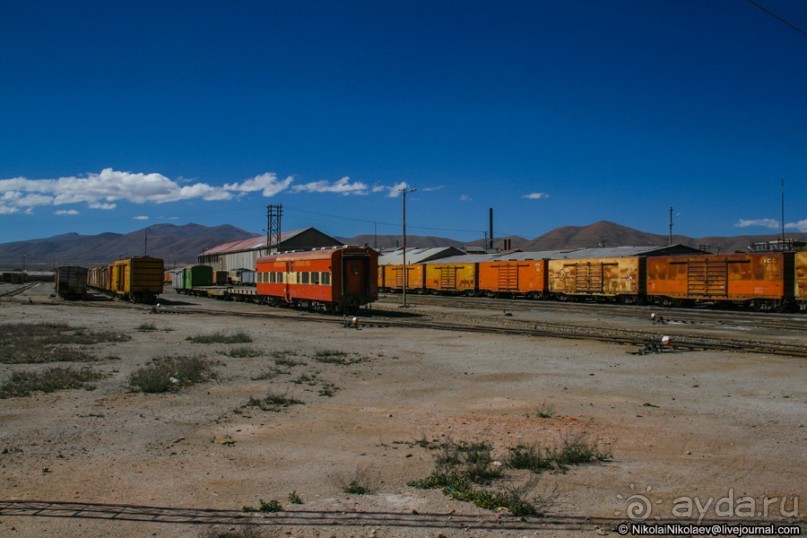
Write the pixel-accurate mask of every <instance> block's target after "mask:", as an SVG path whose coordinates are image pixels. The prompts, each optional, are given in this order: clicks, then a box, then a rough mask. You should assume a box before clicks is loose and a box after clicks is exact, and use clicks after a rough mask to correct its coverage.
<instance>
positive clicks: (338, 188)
mask: <svg viewBox="0 0 807 538" xmlns="http://www.w3.org/2000/svg"><path fill="white" fill-rule="evenodd" d="M291 190H292V192H335V193H338V194H343V195H345V196H349V195H351V194H359V195H364V194H367V193H368V192H370V187H368V186H367V184H366V183H362V182H361V181H356V182H353V183H351V182H350V178H349V177H347V176H346V177H343V178H342V179H339V180H337V181H334V182H333V183H331V182H329V181H325V180H321V181H312V182H311V183H304V184H302V185H295V186H294V187H292V189H291Z"/></svg>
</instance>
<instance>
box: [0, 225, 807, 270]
mask: <svg viewBox="0 0 807 538" xmlns="http://www.w3.org/2000/svg"><path fill="white" fill-rule="evenodd" d="M251 237H259V234H255V233H251V232H248V231H246V230H242V229H241V228H236V227H235V226H230V225H228V224H224V225H221V226H215V227H208V226H202V225H200V224H185V225H183V226H176V225H173V224H157V225H154V226H149V227H147V228H144V229H142V230H138V231H135V232H131V233H128V234H117V233H111V232H106V233H102V234H98V235H80V234H77V233H67V234H63V235H57V236H54V237H49V238H46V239H34V240H29V241H16V242H12V243H2V244H0V267H3V268H6V269H12V268H20V267H21V266H22V265H26V264H27V266H28V268H35V267H37V266H39V267H52V266H54V265H59V264H81V265H86V266H94V265H100V264H102V263H107V262H109V261H111V260H116V259H119V258H126V257H130V256H141V255H143V254H145V253H148V255H150V256H156V257H158V258H163V259H164V260H165V262H166V266H168V267H172V266H175V265H184V264H188V263H194V262H195V261H196V257H197V255H198V254H199V253H200V252H202V251H203V250H206V249H209V248H211V247H214V246H217V245H221V244H223V243H228V242H230V241H237V240H240V239H249V238H251ZM778 237H779V236H778V235H777V234H767V235H741V236H733V237H701V238H691V237H686V236H682V235H673V237H672V241H673V243H680V244H683V245H688V246H692V247H706V246H708V249H709V250H710V251H711V252H734V251H745V250H746V249H747V247H748V245H749V244H750V243H752V242H760V241H770V240H773V239H777V238H778ZM787 237H788V238H792V239H798V240H802V241H807V234H805V233H793V234H788V235H787ZM336 239H338V240H340V241H342V242H343V243H346V244H352V245H369V246H375V247H377V248H395V247H400V246H401V245H402V243H403V241H402V239H403V238H402V237H401V236H400V235H398V236H395V235H381V236H373V235H358V236H355V237H337V238H336ZM406 239H407V241H406V243H407V246H409V247H418V248H429V247H439V246H458V247H461V246H482V245H484V242H485V240H484V239H478V240H476V241H471V242H462V241H457V240H454V239H450V238H444V237H432V236H410V235H407V238H406ZM503 239H509V240H510V248H512V249H519V250H524V251H540V250H562V249H572V248H585V247H597V246H608V247H616V246H662V245H667V244H668V242H669V237H668V236H666V235H658V234H651V233H647V232H642V231H639V230H635V229H633V228H628V227H626V226H622V225H620V224H616V223H613V222H608V221H600V222H595V223H594V224H590V225H588V226H562V227H560V228H555V229H554V230H552V231H550V232H547V233H545V234H543V235H541V236H539V237H536V238H534V239H526V238H524V237H518V236H509V237H503V238H495V240H494V246H495V247H498V248H502V247H503V245H504V242H503Z"/></svg>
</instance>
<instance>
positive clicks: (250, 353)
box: [224, 346, 263, 359]
mask: <svg viewBox="0 0 807 538" xmlns="http://www.w3.org/2000/svg"><path fill="white" fill-rule="evenodd" d="M224 354H225V355H226V356H228V357H230V358H232V359H249V358H251V357H260V356H261V355H263V352H262V351H261V350H260V349H255V348H254V347H247V346H241V347H235V348H233V349H231V350H230V351H225V352H224Z"/></svg>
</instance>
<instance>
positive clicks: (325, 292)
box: [255, 246, 378, 312]
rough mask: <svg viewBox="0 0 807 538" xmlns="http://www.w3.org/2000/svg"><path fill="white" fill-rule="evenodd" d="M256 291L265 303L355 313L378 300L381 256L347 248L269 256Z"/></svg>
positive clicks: (259, 268) (259, 266) (260, 270)
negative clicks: (363, 306) (379, 258)
mask: <svg viewBox="0 0 807 538" xmlns="http://www.w3.org/2000/svg"><path fill="white" fill-rule="evenodd" d="M255 287H256V295H257V296H258V298H259V300H260V301H261V302H266V303H270V304H292V305H301V306H312V307H318V308H323V309H324V310H327V311H329V312H353V311H355V310H356V309H358V308H359V307H360V306H362V305H365V304H368V303H371V302H373V301H376V300H377V299H378V253H377V252H376V251H374V250H373V249H371V248H366V247H347V246H345V247H336V248H328V249H320V250H312V251H307V252H286V253H282V254H275V255H272V256H265V257H263V258H259V259H258V263H257V267H256V274H255Z"/></svg>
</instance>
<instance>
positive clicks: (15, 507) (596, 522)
mask: <svg viewBox="0 0 807 538" xmlns="http://www.w3.org/2000/svg"><path fill="white" fill-rule="evenodd" d="M0 515H2V516H6V517H47V518H67V519H97V520H105V521H138V522H144V523H163V524H175V525H228V526H233V525H245V526H246V525H249V526H254V527H259V526H261V527H363V528H366V527H384V528H395V529H423V530H426V529H457V530H464V531H475V530H484V531H496V530H501V531H530V530H535V531H538V530H542V531H552V530H556V531H557V530H584V531H589V532H591V531H599V530H602V531H616V530H617V528H618V527H619V525H620V524H622V523H625V519H619V518H614V517H609V518H596V517H583V516H552V515H545V516H537V517H536V516H532V517H523V516H509V515H505V514H458V513H435V512H414V511H412V512H381V511H378V512H370V511H355V512H354V511H350V512H346V511H322V510H295V511H281V512H275V513H271V514H267V513H262V514H256V513H245V512H243V511H238V510H223V509H214V508H213V509H211V508H176V507H165V506H145V505H133V504H106V503H85V502H57V501H22V500H6V501H3V500H0ZM653 523H655V524H664V523H673V524H686V523H693V522H690V521H686V520H675V521H653ZM699 523H700V524H701V525H707V526H712V525H719V524H726V525H737V522H736V521H731V520H722V519H721V520H718V519H714V520H704V521H700V522H699ZM765 523H778V524H789V525H803V523H804V522H803V521H801V520H786V521H776V522H773V521H771V522H768V521H744V522H743V524H755V525H762V524H765Z"/></svg>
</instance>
